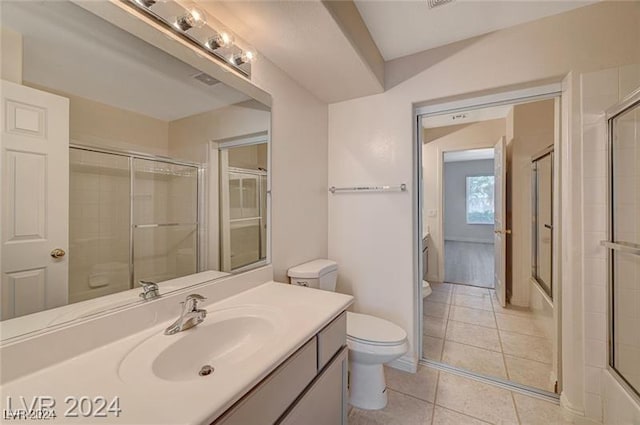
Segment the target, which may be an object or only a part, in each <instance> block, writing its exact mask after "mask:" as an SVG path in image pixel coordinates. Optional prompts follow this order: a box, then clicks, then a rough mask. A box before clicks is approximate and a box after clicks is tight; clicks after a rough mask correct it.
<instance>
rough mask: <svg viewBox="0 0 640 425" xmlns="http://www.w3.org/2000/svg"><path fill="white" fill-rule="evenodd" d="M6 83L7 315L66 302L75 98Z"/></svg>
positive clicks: (2, 303) (0, 296)
mask: <svg viewBox="0 0 640 425" xmlns="http://www.w3.org/2000/svg"><path fill="white" fill-rule="evenodd" d="M1 89H2V90H1V92H0V94H1V97H2V99H1V103H2V105H1V107H0V108H1V109H0V117H1V119H2V124H1V125H2V130H1V138H2V140H1V146H2V148H1V149H0V164H1V165H0V167H1V173H0V176H1V177H0V179H1V186H2V230H1V237H2V248H1V251H0V252H1V259H2V287H1V291H0V308H1V310H0V316H1V318H2V319H3V320H4V319H10V318H12V317H17V316H22V315H25V314H30V313H34V312H37V311H42V310H45V309H48V308H52V307H57V306H60V305H64V304H66V303H67V299H68V289H67V287H68V259H67V255H65V254H66V251H67V250H68V238H69V236H68V223H69V100H68V99H66V98H64V97H60V96H56V95H53V94H50V93H47V92H44V91H40V90H35V89H32V88H30V87H25V86H21V85H19V84H15V83H11V82H8V81H4V80H3V81H2V82H1ZM54 250H59V251H57V252H56V251H54ZM54 257H57V258H54Z"/></svg>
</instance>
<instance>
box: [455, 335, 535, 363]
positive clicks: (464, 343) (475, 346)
mask: <svg viewBox="0 0 640 425" xmlns="http://www.w3.org/2000/svg"><path fill="white" fill-rule="evenodd" d="M447 341H449V342H455V343H456V344H460V345H466V346H467V347H473V348H479V349H481V350H487V351H491V352H492V353H498V354H502V351H496V350H491V349H490V348H487V347H480V346H478V345H473V344H469V343H466V342H460V341H456V340H455V339H447V338H445V339H444V342H447ZM501 348H502V347H501ZM525 360H526V359H525Z"/></svg>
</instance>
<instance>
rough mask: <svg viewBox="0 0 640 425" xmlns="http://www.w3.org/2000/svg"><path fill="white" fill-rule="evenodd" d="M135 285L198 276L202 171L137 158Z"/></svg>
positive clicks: (134, 189) (134, 247) (135, 181)
mask: <svg viewBox="0 0 640 425" xmlns="http://www.w3.org/2000/svg"><path fill="white" fill-rule="evenodd" d="M133 173H134V179H133V270H134V275H133V281H134V282H139V281H141V280H146V281H151V282H161V281H164V280H169V279H173V278H175V277H179V276H185V275H188V274H193V273H196V271H197V266H198V264H197V258H198V257H197V247H198V169H197V168H196V167H191V166H186V165H177V164H172V163H168V162H161V161H155V160H147V159H138V158H134V159H133Z"/></svg>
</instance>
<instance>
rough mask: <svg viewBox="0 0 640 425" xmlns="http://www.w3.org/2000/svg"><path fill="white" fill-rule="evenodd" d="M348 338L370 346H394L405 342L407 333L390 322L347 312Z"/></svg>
mask: <svg viewBox="0 0 640 425" xmlns="http://www.w3.org/2000/svg"><path fill="white" fill-rule="evenodd" d="M347 336H348V337H349V338H350V339H356V340H359V341H363V342H366V343H370V344H378V345H393V344H398V343H401V342H403V341H404V340H405V339H406V338H407V333H406V332H405V331H404V329H402V328H401V327H400V326H398V325H396V324H394V323H391V322H389V321H388V320H384V319H380V318H379V317H374V316H369V315H367V314H360V313H351V312H347Z"/></svg>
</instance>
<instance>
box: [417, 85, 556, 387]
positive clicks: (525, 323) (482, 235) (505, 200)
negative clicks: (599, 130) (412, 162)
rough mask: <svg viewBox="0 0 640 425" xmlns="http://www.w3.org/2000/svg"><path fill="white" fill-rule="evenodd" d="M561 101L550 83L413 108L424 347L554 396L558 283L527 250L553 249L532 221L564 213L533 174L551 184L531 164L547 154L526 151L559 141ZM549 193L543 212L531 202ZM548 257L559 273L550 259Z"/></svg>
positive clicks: (479, 372) (541, 202)
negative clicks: (538, 93)
mask: <svg viewBox="0 0 640 425" xmlns="http://www.w3.org/2000/svg"><path fill="white" fill-rule="evenodd" d="M559 105H560V102H559V97H557V94H549V95H546V96H543V97H540V98H535V99H527V100H526V101H525V100H519V99H517V98H513V99H511V100H510V101H508V102H502V103H499V104H489V105H487V104H486V103H485V104H483V105H482V106H478V107H474V106H470V107H466V108H464V109H458V110H453V111H452V110H451V109H449V108H442V109H440V110H438V108H437V107H433V108H432V109H431V111H433V112H430V113H426V114H423V115H420V114H418V136H419V137H418V140H419V141H420V145H419V146H420V149H419V151H420V152H419V156H420V159H421V162H420V170H421V176H420V177H421V183H422V196H421V199H420V202H419V205H420V206H421V208H420V210H421V217H422V220H421V224H422V230H423V236H424V237H426V238H427V241H428V242H427V244H426V245H427V247H428V249H427V250H426V251H427V252H428V253H429V255H428V257H427V258H425V259H423V260H422V262H423V263H424V264H421V265H420V271H425V270H426V274H425V276H424V277H425V278H426V280H427V281H428V282H429V286H430V287H429V289H428V290H426V291H423V292H422V295H423V300H422V313H423V315H422V358H423V360H424V361H425V362H426V363H428V364H430V365H432V366H436V367H441V368H449V369H455V370H457V371H459V372H461V373H468V374H471V375H475V376H480V377H482V378H486V379H490V380H493V381H498V382H501V383H503V384H505V385H510V386H515V387H519V388H524V389H526V390H528V391H533V392H537V393H539V394H543V395H546V396H549V397H555V398H557V394H558V393H559V383H558V381H559V376H560V372H559V368H560V362H559V356H560V344H559V340H560V332H559V329H560V327H559V316H560V315H559V305H560V304H559V302H558V298H557V295H558V294H559V292H558V287H559V284H556V285H554V288H553V293H552V294H551V295H549V294H548V293H547V291H545V288H544V287H543V285H541V284H540V283H539V282H538V280H537V279H536V274H535V270H536V269H535V268H534V265H535V264H534V259H535V258H536V257H535V256H534V254H535V253H536V252H538V253H539V255H543V254H544V255H545V257H544V258H545V259H548V256H547V254H548V253H549V252H553V250H554V249H557V248H555V247H554V245H555V243H557V240H556V238H555V237H554V236H553V235H552V234H550V233H546V234H545V235H544V236H540V237H539V236H538V235H537V234H535V233H534V231H535V230H536V229H537V228H535V227H534V226H532V224H531V223H532V222H534V221H535V220H536V219H538V220H543V221H545V223H546V224H548V225H551V224H549V223H552V222H553V218H554V217H556V216H557V214H558V213H559V212H558V208H554V207H553V205H556V206H557V204H554V203H553V202H551V201H550V200H549V196H551V197H552V198H553V196H555V195H554V191H553V190H546V191H544V193H543V194H544V199H540V197H536V194H539V193H538V192H536V191H535V190H534V189H535V187H536V186H535V185H534V182H535V181H534V177H537V178H538V180H540V181H541V185H542V183H544V187H545V188H549V187H555V186H556V185H557V184H558V182H557V179H556V177H554V176H551V177H550V176H549V175H548V174H545V176H544V182H542V180H541V179H542V178H543V176H542V175H541V174H537V173H536V172H535V167H534V165H538V166H540V169H541V170H542V166H543V165H545V166H546V165H548V164H547V162H545V163H544V164H542V163H538V164H536V163H534V162H533V161H535V160H536V159H539V158H541V156H540V155H541V153H540V152H541V151H544V150H547V151H549V149H550V148H551V149H552V148H553V145H555V144H557V143H559V134H558V128H559V126H558V122H559ZM550 158H551V159H550V160H551V161H552V162H553V161H554V157H553V155H551V156H550ZM545 161H546V160H545ZM540 187H542V186H540ZM547 205H550V206H551V209H550V210H549V209H546V210H545V214H547V215H546V216H544V218H543V217H542V216H541V215H540V209H539V208H538V206H547ZM547 230H549V229H547ZM534 237H535V238H536V241H534V239H533V238H534ZM537 239H539V240H537ZM541 241H544V243H545V244H546V245H544V246H542V245H540V243H541ZM534 242H536V243H538V245H536V244H535V243H534ZM536 246H539V247H540V250H538V251H536V250H535V247H536ZM551 262H552V263H554V264H555V263H556V262H557V259H555V258H552V259H551ZM545 267H547V268H548V269H544V270H543V271H544V272H545V273H547V272H548V273H552V274H553V277H554V279H553V282H554V283H555V282H558V279H557V276H558V274H557V268H556V269H554V268H553V267H551V265H550V264H548V263H545ZM554 267H555V265H554ZM541 271H542V270H541ZM547 280H549V281H551V278H550V277H548V278H547ZM545 281H546V280H545ZM558 283H559V282H558Z"/></svg>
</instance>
